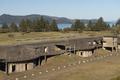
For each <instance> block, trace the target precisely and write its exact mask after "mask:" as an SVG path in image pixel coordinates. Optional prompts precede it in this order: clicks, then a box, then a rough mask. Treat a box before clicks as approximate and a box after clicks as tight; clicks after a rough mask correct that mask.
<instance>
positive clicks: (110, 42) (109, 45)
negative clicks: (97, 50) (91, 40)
mask: <svg viewBox="0 0 120 80" xmlns="http://www.w3.org/2000/svg"><path fill="white" fill-rule="evenodd" d="M117 40H118V39H117V37H114V36H104V37H103V49H108V50H111V51H113V50H115V51H117V48H118V45H117Z"/></svg>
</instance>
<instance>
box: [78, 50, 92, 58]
mask: <svg viewBox="0 0 120 80" xmlns="http://www.w3.org/2000/svg"><path fill="white" fill-rule="evenodd" d="M76 54H77V55H78V56H80V57H90V56H92V54H93V53H92V51H77V52H76Z"/></svg>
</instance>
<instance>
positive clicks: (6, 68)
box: [5, 60, 8, 75]
mask: <svg viewBox="0 0 120 80" xmlns="http://www.w3.org/2000/svg"><path fill="white" fill-rule="evenodd" d="M5 72H6V74H7V75H8V62H7V60H6V62H5Z"/></svg>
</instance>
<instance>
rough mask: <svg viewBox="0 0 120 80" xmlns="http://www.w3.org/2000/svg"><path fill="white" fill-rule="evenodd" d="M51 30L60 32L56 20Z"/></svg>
mask: <svg viewBox="0 0 120 80" xmlns="http://www.w3.org/2000/svg"><path fill="white" fill-rule="evenodd" d="M50 30H51V31H59V29H58V26H57V23H56V21H55V20H53V21H52V23H51V24H50Z"/></svg>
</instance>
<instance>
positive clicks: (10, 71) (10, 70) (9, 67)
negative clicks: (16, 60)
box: [8, 63, 12, 73]
mask: <svg viewBox="0 0 120 80" xmlns="http://www.w3.org/2000/svg"><path fill="white" fill-rule="evenodd" d="M8 73H12V64H11V63H10V64H9V65H8Z"/></svg>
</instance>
